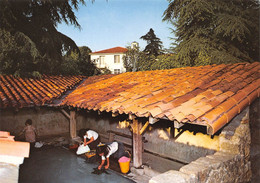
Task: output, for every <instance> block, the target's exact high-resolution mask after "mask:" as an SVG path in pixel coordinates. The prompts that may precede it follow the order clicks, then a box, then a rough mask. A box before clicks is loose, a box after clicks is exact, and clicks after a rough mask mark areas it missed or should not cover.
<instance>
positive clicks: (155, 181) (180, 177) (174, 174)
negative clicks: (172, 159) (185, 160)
mask: <svg viewBox="0 0 260 183" xmlns="http://www.w3.org/2000/svg"><path fill="white" fill-rule="evenodd" d="M162 182H163V183H172V182H178V183H186V182H187V183H189V182H190V176H189V175H188V174H185V173H182V172H179V171H175V170H169V171H167V172H165V173H162V174H160V175H157V176H155V177H153V178H151V179H150V181H149V183H162Z"/></svg>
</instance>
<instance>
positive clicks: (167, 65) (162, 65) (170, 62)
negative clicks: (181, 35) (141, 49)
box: [151, 54, 182, 70]
mask: <svg viewBox="0 0 260 183" xmlns="http://www.w3.org/2000/svg"><path fill="white" fill-rule="evenodd" d="M175 57H176V56H175V55H174V54H163V55H159V56H158V57H157V58H156V59H155V60H154V61H153V64H152V65H151V70H165V69H173V68H178V67H182V65H181V64H180V63H179V62H177V61H176V58H175Z"/></svg>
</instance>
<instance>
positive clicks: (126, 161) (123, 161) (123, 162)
mask: <svg viewBox="0 0 260 183" xmlns="http://www.w3.org/2000/svg"><path fill="white" fill-rule="evenodd" d="M118 163H119V166H120V170H121V172H122V173H127V172H129V168H130V158H128V157H125V156H123V157H121V158H120V159H119V160H118Z"/></svg>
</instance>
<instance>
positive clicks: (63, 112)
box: [60, 109, 70, 119]
mask: <svg viewBox="0 0 260 183" xmlns="http://www.w3.org/2000/svg"><path fill="white" fill-rule="evenodd" d="M60 111H61V112H62V114H64V115H65V116H66V117H67V118H68V119H70V115H69V114H68V113H67V112H66V111H65V110H64V109H61V110H60Z"/></svg>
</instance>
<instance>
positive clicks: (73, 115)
mask: <svg viewBox="0 0 260 183" xmlns="http://www.w3.org/2000/svg"><path fill="white" fill-rule="evenodd" d="M76 136H77V123H76V111H70V137H71V138H72V139H73V138H75V137H76Z"/></svg>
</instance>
